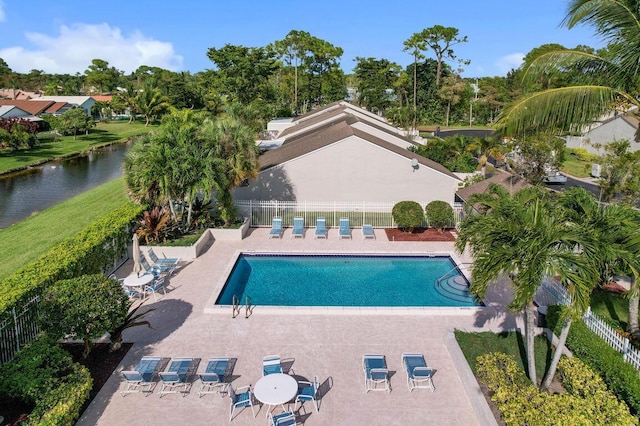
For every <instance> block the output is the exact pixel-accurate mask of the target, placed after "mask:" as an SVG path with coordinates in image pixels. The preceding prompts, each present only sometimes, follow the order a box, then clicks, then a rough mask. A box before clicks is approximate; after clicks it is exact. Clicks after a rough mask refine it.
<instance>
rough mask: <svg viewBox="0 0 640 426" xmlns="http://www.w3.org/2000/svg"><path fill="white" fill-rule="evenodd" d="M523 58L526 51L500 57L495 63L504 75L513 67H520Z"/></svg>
mask: <svg viewBox="0 0 640 426" xmlns="http://www.w3.org/2000/svg"><path fill="white" fill-rule="evenodd" d="M523 60H524V53H520V52H518V53H511V54H509V55H505V56H503V57H501V58H500V59H498V60H497V61H496V63H495V65H496V67H497V68H498V70H499V71H500V73H501V74H502V75H507V73H508V72H509V71H511V70H512V69H514V68H518V67H520V65H522V61H523Z"/></svg>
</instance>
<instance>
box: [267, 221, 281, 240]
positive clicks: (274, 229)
mask: <svg viewBox="0 0 640 426" xmlns="http://www.w3.org/2000/svg"><path fill="white" fill-rule="evenodd" d="M281 237H282V218H281V217H278V216H276V217H274V218H273V219H272V221H271V230H270V231H269V238H281Z"/></svg>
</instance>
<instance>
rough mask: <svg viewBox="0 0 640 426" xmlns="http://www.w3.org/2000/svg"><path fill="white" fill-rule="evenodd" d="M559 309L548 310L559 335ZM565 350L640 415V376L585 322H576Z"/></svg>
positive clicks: (551, 308) (548, 320)
mask: <svg viewBox="0 0 640 426" xmlns="http://www.w3.org/2000/svg"><path fill="white" fill-rule="evenodd" d="M561 309H562V308H561V307H560V306H549V309H548V310H547V317H546V319H547V324H548V326H549V328H550V329H551V330H553V331H554V333H556V335H560V330H561V329H562V324H561V322H560V321H559V320H558V319H559V316H560V313H561ZM566 346H567V347H568V348H569V350H571V353H573V355H574V356H576V357H578V358H579V359H580V360H582V361H583V362H584V363H585V364H587V365H588V366H589V367H591V368H592V369H593V370H594V371H596V372H597V373H598V374H599V375H600V376H601V377H602V379H603V380H604V382H605V383H606V384H607V386H609V389H611V392H613V393H614V394H616V395H617V396H618V397H619V398H620V399H622V400H623V401H624V402H626V404H627V405H628V406H629V409H630V410H631V412H632V413H633V414H634V415H638V413H640V376H639V375H638V371H637V370H636V369H635V367H633V366H632V365H631V364H629V363H628V362H626V361H625V360H624V359H623V357H622V354H621V353H620V352H618V351H617V350H615V349H613V348H612V347H611V346H609V344H608V343H607V342H605V341H604V340H602V339H601V338H600V337H598V336H597V335H596V334H594V333H593V332H592V331H591V330H589V328H588V327H587V326H586V325H585V323H584V322H583V321H582V320H574V321H573V323H572V325H571V330H570V331H569V335H568V336H567V342H566Z"/></svg>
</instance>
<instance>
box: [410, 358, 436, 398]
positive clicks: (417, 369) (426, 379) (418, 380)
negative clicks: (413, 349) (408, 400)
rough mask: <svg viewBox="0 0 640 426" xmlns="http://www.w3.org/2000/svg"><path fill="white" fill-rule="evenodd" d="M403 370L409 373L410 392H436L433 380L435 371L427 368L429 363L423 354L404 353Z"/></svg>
mask: <svg viewBox="0 0 640 426" xmlns="http://www.w3.org/2000/svg"><path fill="white" fill-rule="evenodd" d="M402 368H403V369H404V371H405V373H407V386H408V387H409V392H411V391H413V390H414V389H415V388H426V389H431V392H433V391H435V390H436V388H435V387H434V386H433V380H432V378H431V377H432V376H433V369H431V368H427V363H426V362H425V360H424V356H423V355H422V354H421V353H403V354H402Z"/></svg>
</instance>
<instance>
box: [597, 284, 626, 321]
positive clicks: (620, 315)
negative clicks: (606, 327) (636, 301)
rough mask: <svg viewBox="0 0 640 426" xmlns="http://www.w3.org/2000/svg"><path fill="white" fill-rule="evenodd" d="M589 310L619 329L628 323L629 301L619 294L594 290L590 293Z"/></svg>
mask: <svg viewBox="0 0 640 426" xmlns="http://www.w3.org/2000/svg"><path fill="white" fill-rule="evenodd" d="M591 311H592V312H593V313H594V314H596V315H598V316H599V317H600V318H602V319H603V320H605V321H606V322H607V323H608V324H610V325H611V326H613V327H615V328H619V329H621V330H626V329H627V324H628V323H629V301H628V300H627V299H625V298H624V297H623V296H622V295H621V294H615V293H610V292H608V291H601V290H596V291H594V292H593V293H591Z"/></svg>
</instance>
